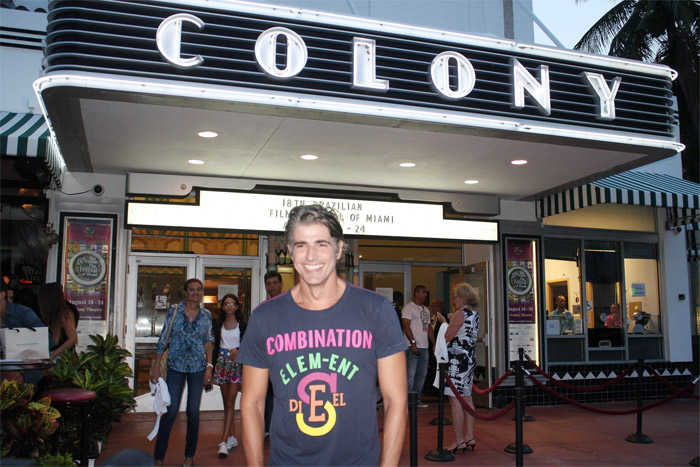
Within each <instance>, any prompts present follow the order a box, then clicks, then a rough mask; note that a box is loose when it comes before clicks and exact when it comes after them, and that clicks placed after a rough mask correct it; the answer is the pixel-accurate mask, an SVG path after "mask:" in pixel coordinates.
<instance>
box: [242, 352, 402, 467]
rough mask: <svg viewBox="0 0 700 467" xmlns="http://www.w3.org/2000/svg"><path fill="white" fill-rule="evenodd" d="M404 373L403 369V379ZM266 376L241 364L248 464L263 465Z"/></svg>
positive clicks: (243, 417) (243, 418)
mask: <svg viewBox="0 0 700 467" xmlns="http://www.w3.org/2000/svg"><path fill="white" fill-rule="evenodd" d="M405 373H406V371H405V370H404V380H405V378H406V376H405ZM268 376H269V372H268V370H267V369H266V368H255V367H253V366H249V365H243V388H242V390H241V427H242V428H243V450H244V451H245V459H246V464H247V465H249V466H262V465H263V460H264V459H263V442H264V439H263V433H264V429H265V421H264V418H265V395H266V394H267V379H268ZM404 385H405V383H404Z"/></svg>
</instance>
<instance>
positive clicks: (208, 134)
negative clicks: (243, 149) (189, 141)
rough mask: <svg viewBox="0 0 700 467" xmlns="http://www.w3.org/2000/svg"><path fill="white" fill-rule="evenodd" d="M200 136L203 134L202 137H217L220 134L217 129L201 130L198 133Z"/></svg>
mask: <svg viewBox="0 0 700 467" xmlns="http://www.w3.org/2000/svg"><path fill="white" fill-rule="evenodd" d="M197 135H198V136H201V137H202V138H216V137H217V136H219V133H217V132H215V131H200V132H199V133H197Z"/></svg>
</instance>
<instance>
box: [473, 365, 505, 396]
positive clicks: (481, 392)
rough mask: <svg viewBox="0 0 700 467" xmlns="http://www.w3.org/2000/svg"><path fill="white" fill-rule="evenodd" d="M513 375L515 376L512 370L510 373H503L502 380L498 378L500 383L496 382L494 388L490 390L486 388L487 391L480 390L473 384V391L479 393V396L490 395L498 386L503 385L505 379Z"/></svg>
mask: <svg viewBox="0 0 700 467" xmlns="http://www.w3.org/2000/svg"><path fill="white" fill-rule="evenodd" d="M512 374H513V372H512V371H511V370H508V371H506V372H505V373H503V376H501V377H500V378H498V381H496V382H495V383H493V386H491V387H488V388H486V389H479V388H477V387H476V384H472V389H473V390H474V392H475V393H477V394H482V395H483V394H488V393H490V392H491V391H493V390H494V389H496V388H497V387H498V386H500V385H501V383H502V382H503V381H505V379H506V378H507V377H509V376H510V375H512Z"/></svg>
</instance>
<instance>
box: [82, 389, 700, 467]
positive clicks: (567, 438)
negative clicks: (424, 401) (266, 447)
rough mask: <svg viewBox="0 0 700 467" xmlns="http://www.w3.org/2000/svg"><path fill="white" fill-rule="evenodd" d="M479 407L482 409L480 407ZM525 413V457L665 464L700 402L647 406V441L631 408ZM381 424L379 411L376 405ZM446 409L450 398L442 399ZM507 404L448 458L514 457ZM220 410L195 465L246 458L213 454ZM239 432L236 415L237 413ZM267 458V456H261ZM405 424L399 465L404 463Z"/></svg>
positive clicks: (177, 456) (179, 429)
mask: <svg viewBox="0 0 700 467" xmlns="http://www.w3.org/2000/svg"><path fill="white" fill-rule="evenodd" d="M633 406H634V405H633V404H631V403H611V404H597V405H596V407H600V408H606V409H623V408H630V407H633ZM480 411H481V412H484V413H486V412H487V411H486V410H483V409H480ZM437 412H438V405H437V403H436V402H433V403H431V404H429V407H427V408H421V409H418V430H417V432H418V449H417V451H418V465H420V466H426V465H437V464H439V463H437V462H432V461H428V460H426V459H425V455H426V454H427V453H428V452H430V451H431V450H433V449H435V448H436V447H437V426H435V425H430V424H429V422H430V421H431V420H432V419H434V418H435V417H436V416H437ZM527 413H529V414H530V415H532V416H533V417H534V418H535V421H533V422H528V423H524V424H523V425H524V442H525V444H527V445H528V446H529V447H530V448H532V450H533V453H532V454H528V455H525V456H524V464H525V465H537V466H540V465H566V466H569V465H574V466H575V465H601V466H602V465H606V466H607V465H635V466H639V465H644V466H646V465H672V466H686V465H688V464H689V462H690V461H692V460H693V459H694V458H695V457H696V456H698V455H700V441H699V440H700V418H699V415H700V402H699V401H697V400H691V399H676V400H673V401H671V402H669V403H667V404H664V405H662V406H660V407H657V408H653V409H651V410H647V411H646V412H644V415H643V429H642V431H643V433H644V434H646V435H647V436H649V437H650V438H651V439H652V441H653V443H652V444H633V443H629V442H627V441H625V437H627V435H629V434H632V433H635V432H636V429H637V417H636V415H619V416H612V415H599V414H596V413H593V412H589V411H585V410H582V409H579V408H576V407H572V406H556V407H531V408H528V409H527ZM377 414H378V416H379V422H380V425H381V411H378V412H377ZM445 414H446V416H447V417H449V406H448V405H446V406H445ZM513 415H514V413H513V412H510V413H508V414H506V415H505V416H503V417H501V418H498V419H497V420H495V421H490V422H489V421H480V420H477V421H476V427H475V432H476V440H477V443H478V444H477V446H476V449H475V450H474V451H473V452H472V451H468V452H467V453H466V454H461V453H458V454H456V455H455V459H454V461H452V462H450V463H449V464H452V465H514V464H515V455H514V454H509V453H507V452H504V450H503V449H504V448H505V447H506V446H507V445H508V444H510V443H512V442H514V441H515V423H514V421H513ZM154 420H155V415H153V414H144V413H138V414H137V413H132V414H127V415H126V416H125V417H124V418H123V421H122V422H121V423H119V424H116V425H115V427H114V429H113V431H112V433H111V434H110V435H109V438H108V440H107V443H106V444H105V446H104V450H103V452H102V454H101V455H100V457H99V458H98V459H97V460H96V465H98V466H99V465H100V464H101V463H102V462H105V461H106V460H107V459H108V458H109V457H110V456H111V455H113V454H114V453H116V452H118V451H119V450H121V449H125V448H136V449H141V450H144V451H146V452H148V453H152V452H153V445H154V442H153V443H151V442H149V441H148V440H147V439H146V435H148V433H150V431H151V429H152V427H153V422H154ZM222 420H223V412H202V416H201V421H200V430H199V445H198V448H197V455H196V456H195V465H199V466H219V465H222V466H223V465H245V457H244V455H243V449H242V448H241V447H237V448H234V449H232V450H231V451H230V452H229V456H228V458H225V459H219V458H218V455H217V445H218V443H219V438H220V429H221V424H222ZM236 429H237V430H238V433H239V434H240V418H239V419H237V420H236ZM184 439H185V417H184V414H181V415H180V416H179V417H178V421H177V422H176V424H175V427H174V428H173V433H172V435H171V439H170V447H169V449H168V454H167V456H166V459H165V464H166V465H179V463H180V462H181V461H182V459H183V449H184ZM444 440H445V445H449V444H450V443H451V442H452V440H453V435H452V429H451V427H450V426H446V427H445V431H444ZM266 460H267V459H266ZM410 463H411V462H410V442H409V436H408V427H407V429H406V438H405V441H404V449H403V453H402V456H401V462H400V464H401V465H410Z"/></svg>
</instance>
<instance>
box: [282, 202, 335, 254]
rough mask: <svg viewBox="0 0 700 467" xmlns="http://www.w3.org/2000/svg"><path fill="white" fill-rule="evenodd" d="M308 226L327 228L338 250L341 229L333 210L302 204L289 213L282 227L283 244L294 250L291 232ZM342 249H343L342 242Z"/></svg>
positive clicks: (317, 205) (321, 206)
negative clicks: (316, 225) (320, 225)
mask: <svg viewBox="0 0 700 467" xmlns="http://www.w3.org/2000/svg"><path fill="white" fill-rule="evenodd" d="M310 224H323V225H325V226H326V227H328V230H329V231H330V234H331V238H332V239H333V242H334V243H335V247H336V249H337V248H338V242H341V241H343V227H342V226H341V225H340V221H339V220H338V216H337V214H336V213H335V211H334V210H333V209H331V208H329V207H326V206H323V205H321V204H304V205H301V206H296V207H294V208H293V209H292V210H291V211H290V212H289V219H287V224H286V225H285V227H284V236H285V242H284V244H285V245H287V247H288V248H289V249H290V250H291V249H292V248H294V238H293V236H292V232H294V229H295V228H297V227H298V226H300V225H310ZM343 247H345V242H344V241H343Z"/></svg>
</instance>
